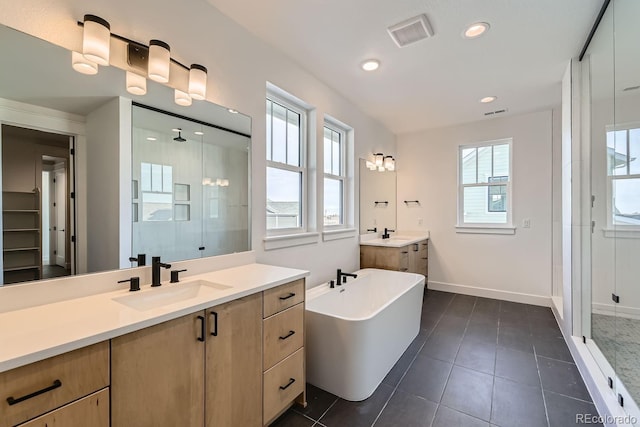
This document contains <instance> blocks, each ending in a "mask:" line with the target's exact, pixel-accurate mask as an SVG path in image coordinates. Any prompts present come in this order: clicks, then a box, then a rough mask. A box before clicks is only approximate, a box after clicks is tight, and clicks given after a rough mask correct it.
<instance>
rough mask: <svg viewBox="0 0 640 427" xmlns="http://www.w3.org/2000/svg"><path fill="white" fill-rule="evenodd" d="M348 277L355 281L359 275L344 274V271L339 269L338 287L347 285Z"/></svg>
mask: <svg viewBox="0 0 640 427" xmlns="http://www.w3.org/2000/svg"><path fill="white" fill-rule="evenodd" d="M347 277H353V278H354V279H355V278H356V277H358V275H357V274H353V273H343V272H342V270H340V269H338V277H337V280H336V285H337V286H340V285H342V284H343V283H347Z"/></svg>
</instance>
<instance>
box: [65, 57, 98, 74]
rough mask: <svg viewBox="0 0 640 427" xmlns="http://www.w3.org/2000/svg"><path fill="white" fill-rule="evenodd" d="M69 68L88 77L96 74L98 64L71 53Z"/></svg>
mask: <svg viewBox="0 0 640 427" xmlns="http://www.w3.org/2000/svg"><path fill="white" fill-rule="evenodd" d="M71 66H72V67H73V69H74V70H76V71H77V72H79V73H82V74H88V75H90V76H92V75H94V74H98V64H96V63H95V62H93V61H89V60H88V59H87V58H85V57H84V55H83V54H81V53H79V52H71Z"/></svg>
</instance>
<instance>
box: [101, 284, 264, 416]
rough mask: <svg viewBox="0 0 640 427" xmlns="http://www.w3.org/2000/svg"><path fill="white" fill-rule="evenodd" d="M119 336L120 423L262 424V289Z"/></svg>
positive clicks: (115, 395) (114, 347) (116, 387)
mask: <svg viewBox="0 0 640 427" xmlns="http://www.w3.org/2000/svg"><path fill="white" fill-rule="evenodd" d="M111 341H112V344H111V351H112V359H113V373H112V385H113V386H112V395H111V402H112V407H113V408H112V427H128V426H136V427H144V426H149V427H152V426H153V427H162V426H167V427H173V426H181V427H182V426H194V427H196V426H198V427H202V426H203V425H204V426H210V427H225V426H228V427H233V426H246V427H251V426H256V427H257V426H260V425H261V424H262V293H257V294H254V295H250V296H247V297H244V298H239V299H237V300H234V301H230V302H228V303H225V304H221V305H218V306H215V307H212V308H211V309H207V310H205V311H200V312H197V313H194V314H190V315H187V316H184V317H180V318H178V319H175V320H171V321H168V322H165V323H161V324H159V325H156V326H152V327H149V328H146V329H142V330H140V331H137V332H133V333H130V334H127V335H124V336H121V337H118V338H114V339H113V340H111Z"/></svg>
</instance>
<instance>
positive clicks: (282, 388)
mask: <svg viewBox="0 0 640 427" xmlns="http://www.w3.org/2000/svg"><path fill="white" fill-rule="evenodd" d="M295 382H296V380H295V379H294V378H289V382H288V383H287V385H281V386H280V390H286V389H288V388H289V387H290V386H291V384H293V383H295Z"/></svg>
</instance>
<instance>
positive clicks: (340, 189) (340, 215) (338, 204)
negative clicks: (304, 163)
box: [323, 121, 347, 227]
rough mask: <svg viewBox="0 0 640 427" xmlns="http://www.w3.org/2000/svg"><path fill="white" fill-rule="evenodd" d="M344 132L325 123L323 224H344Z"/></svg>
mask: <svg viewBox="0 0 640 427" xmlns="http://www.w3.org/2000/svg"><path fill="white" fill-rule="evenodd" d="M346 134H347V132H346V130H344V129H342V128H341V127H339V126H337V125H336V124H335V123H332V122H329V121H325V126H324V198H323V202H324V207H323V224H324V226H325V227H336V226H342V225H344V224H345V220H344V219H345V206H346V178H347V176H346V175H347V174H346V169H347V168H346V161H345V160H346V139H347V138H346Z"/></svg>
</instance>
